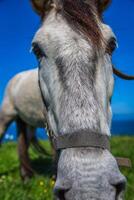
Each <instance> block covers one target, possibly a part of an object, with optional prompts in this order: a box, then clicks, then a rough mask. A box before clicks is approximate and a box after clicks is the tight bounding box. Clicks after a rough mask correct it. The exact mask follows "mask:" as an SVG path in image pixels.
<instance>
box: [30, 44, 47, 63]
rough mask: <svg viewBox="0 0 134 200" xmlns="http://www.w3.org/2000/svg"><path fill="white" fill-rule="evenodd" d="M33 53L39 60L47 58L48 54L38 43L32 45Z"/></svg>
mask: <svg viewBox="0 0 134 200" xmlns="http://www.w3.org/2000/svg"><path fill="white" fill-rule="evenodd" d="M32 51H33V53H34V54H35V55H36V57H37V59H41V58H42V57H43V56H44V57H47V56H46V54H45V53H44V52H43V51H42V50H41V48H40V46H39V45H38V44H37V43H33V44H32Z"/></svg>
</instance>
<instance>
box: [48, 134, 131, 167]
mask: <svg viewBox="0 0 134 200" xmlns="http://www.w3.org/2000/svg"><path fill="white" fill-rule="evenodd" d="M51 139H52V143H53V145H54V148H55V150H57V151H58V150H63V149H68V148H82V147H84V148H86V147H92V148H98V149H107V150H108V151H110V137H109V136H107V135H102V134H99V133H93V132H90V131H89V130H82V131H79V132H74V133H73V134H65V135H60V136H58V137H53V138H51ZM116 161H117V164H118V165H119V166H121V167H129V168H131V167H132V163H131V160H130V159H128V158H122V157H117V158H116Z"/></svg>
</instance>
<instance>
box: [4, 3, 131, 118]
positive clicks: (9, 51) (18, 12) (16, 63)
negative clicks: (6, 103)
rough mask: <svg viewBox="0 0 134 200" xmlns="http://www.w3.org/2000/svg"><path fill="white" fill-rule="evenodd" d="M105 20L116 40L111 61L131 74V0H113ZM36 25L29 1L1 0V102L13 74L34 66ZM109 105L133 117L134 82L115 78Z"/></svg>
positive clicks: (117, 115)
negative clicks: (32, 48) (32, 49)
mask: <svg viewBox="0 0 134 200" xmlns="http://www.w3.org/2000/svg"><path fill="white" fill-rule="evenodd" d="M105 22H106V23H107V24H109V25H110V26H111V27H112V29H113V31H114V33H115V34H116V36H117V39H118V45H119V48H118V49H117V50H116V51H115V53H114V55H113V63H114V64H116V66H117V67H118V68H119V69H121V70H122V71H123V72H126V73H129V74H134V0H127V1H122V0H118V1H117V0H113V3H112V4H111V6H110V7H109V9H108V10H107V12H106V13H105ZM39 25H40V19H39V17H38V16H37V15H36V14H35V13H34V12H33V11H32V8H31V5H30V1H29V0H12V1H9V0H0V101H1V100H2V96H3V92H4V88H5V86H6V84H7V81H8V80H9V79H10V78H11V77H12V76H13V75H14V74H16V73H18V72H19V71H22V70H26V69H30V68H33V67H36V66H37V62H36V59H35V57H34V55H33V54H30V51H29V50H30V46H31V40H32V37H33V35H34V33H35V31H36V30H37V28H38V27H39ZM112 107H113V112H114V118H117V119H120V118H127V119H130V120H132V119H134V81H130V82H128V81H123V80H120V79H119V78H115V90H114V96H113V101H112Z"/></svg>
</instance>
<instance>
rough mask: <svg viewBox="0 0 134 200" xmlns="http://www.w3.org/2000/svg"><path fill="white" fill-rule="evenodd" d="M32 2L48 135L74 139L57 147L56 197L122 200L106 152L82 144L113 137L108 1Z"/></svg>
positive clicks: (121, 184)
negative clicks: (105, 15)
mask: <svg viewBox="0 0 134 200" xmlns="http://www.w3.org/2000/svg"><path fill="white" fill-rule="evenodd" d="M31 3H32V7H33V8H34V10H35V11H36V12H37V14H39V15H40V18H41V21H42V23H41V26H40V27H39V29H38V30H37V32H36V33H35V36H34V38H33V40H32V49H33V52H34V53H35V55H36V57H37V60H38V62H39V85H40V89H41V93H42V96H43V99H44V101H43V102H44V106H45V107H46V109H47V116H48V120H49V125H50V127H51V129H52V131H53V133H52V135H51V136H53V138H52V139H53V141H55V140H56V141H57V142H58V141H60V139H61V141H64V142H65V140H64V139H66V141H69V142H71V139H72V138H73V142H72V144H71V145H70V146H69V145H68V147H65V146H67V144H66V143H65V144H64V145H63V146H62V145H61V146H62V147H60V148H59V149H60V152H59V160H58V166H57V178H56V182H55V186H54V198H55V199H56V200H63V199H64V200H91V199H93V200H115V199H117V200H122V199H123V196H124V191H125V186H126V178H125V176H124V175H123V174H122V173H121V172H120V170H119V167H118V164H117V161H116V159H115V158H114V156H113V155H112V154H111V152H110V150H108V149H107V148H102V147H101V148H100V147H98V146H96V147H95V146H92V145H89V146H88V145H87V146H83V145H82V141H83V140H84V139H83V138H88V140H89V141H88V142H90V138H91V140H92V139H93V137H96V135H100V136H101V137H103V138H104V137H106V136H107V137H108V138H109V137H110V135H111V133H110V126H111V118H112V111H111V98H112V94H113V87H114V78H113V69H112V53H113V51H114V49H115V48H116V37H115V35H114V33H113V31H112V30H111V28H110V27H109V26H108V25H106V24H104V22H103V12H104V10H105V9H106V8H107V7H108V6H109V4H110V0H86V1H85V0H75V1H73V0H31ZM73 136H75V137H73ZM79 136H80V137H79ZM89 136H90V137H89ZM69 138H71V139H70V140H69ZM75 138H76V140H75ZM78 142H79V143H80V145H78V146H77V143H78ZM85 142H87V141H84V144H85ZM91 142H93V141H91ZM95 142H96V141H95Z"/></svg>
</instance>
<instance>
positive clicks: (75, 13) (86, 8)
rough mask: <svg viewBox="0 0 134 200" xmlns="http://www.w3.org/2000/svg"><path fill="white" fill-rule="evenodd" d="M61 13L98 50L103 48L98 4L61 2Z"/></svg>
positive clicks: (89, 1) (63, 0)
mask: <svg viewBox="0 0 134 200" xmlns="http://www.w3.org/2000/svg"><path fill="white" fill-rule="evenodd" d="M58 4H59V5H61V7H60V13H61V14H62V16H63V17H64V18H65V19H66V20H67V22H68V23H69V24H70V25H71V27H72V28H73V29H74V30H77V31H79V32H80V33H83V35H85V36H86V38H87V39H88V40H91V41H92V43H93V45H94V46H95V47H96V48H97V49H98V48H99V47H101V46H102V41H103V36H102V33H101V30H100V27H99V25H98V22H97V17H98V18H99V13H98V9H97V5H96V2H95V1H94V0H88V3H86V2H84V0H59V2H58ZM96 16H97V17H96Z"/></svg>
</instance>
